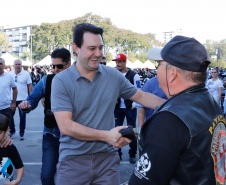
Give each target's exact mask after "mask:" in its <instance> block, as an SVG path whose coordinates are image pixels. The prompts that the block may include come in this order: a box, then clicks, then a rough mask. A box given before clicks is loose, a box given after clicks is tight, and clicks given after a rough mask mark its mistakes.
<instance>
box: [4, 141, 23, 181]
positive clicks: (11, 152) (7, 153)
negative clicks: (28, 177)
mask: <svg viewBox="0 0 226 185" xmlns="http://www.w3.org/2000/svg"><path fill="white" fill-rule="evenodd" d="M10 160H11V161H12V163H13V166H14V167H15V168H16V169H19V168H22V167H23V166H24V165H23V162H22V160H21V158H20V155H19V153H18V151H17V149H16V147H15V146H14V145H11V146H8V147H6V148H0V177H1V176H2V173H3V171H4V172H6V173H8V174H9V175H10V176H11V175H12V173H13V166H12V164H10Z"/></svg>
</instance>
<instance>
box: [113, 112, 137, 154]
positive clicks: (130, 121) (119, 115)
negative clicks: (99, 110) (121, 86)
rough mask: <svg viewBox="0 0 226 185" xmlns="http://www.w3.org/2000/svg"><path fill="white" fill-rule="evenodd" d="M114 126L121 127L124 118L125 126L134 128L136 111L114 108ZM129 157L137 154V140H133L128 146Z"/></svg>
mask: <svg viewBox="0 0 226 185" xmlns="http://www.w3.org/2000/svg"><path fill="white" fill-rule="evenodd" d="M114 114H115V126H116V127H117V126H122V125H123V122H124V119H125V117H126V121H127V125H130V126H132V127H133V128H136V117H137V109H126V108H115V111H114ZM129 146H130V150H129V154H130V155H135V154H136V153H137V140H133V141H132V142H131V143H130V144H129Z"/></svg>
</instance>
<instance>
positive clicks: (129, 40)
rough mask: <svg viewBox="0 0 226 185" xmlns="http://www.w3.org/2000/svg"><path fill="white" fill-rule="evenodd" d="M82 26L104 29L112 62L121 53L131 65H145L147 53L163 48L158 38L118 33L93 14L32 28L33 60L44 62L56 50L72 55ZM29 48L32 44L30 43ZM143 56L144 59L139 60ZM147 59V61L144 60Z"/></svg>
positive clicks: (104, 37) (107, 52)
mask: <svg viewBox="0 0 226 185" xmlns="http://www.w3.org/2000/svg"><path fill="white" fill-rule="evenodd" d="M80 23H91V24H94V25H96V26H99V27H102V28H103V29H104V34H103V39H104V55H106V56H107V60H108V61H109V60H111V59H110V52H112V51H122V52H124V53H127V52H128V53H129V56H131V58H129V59H131V61H133V60H134V61H135V60H137V59H138V58H140V59H141V60H142V61H146V60H147V57H146V54H145V55H144V53H146V52H147V51H148V49H149V48H152V47H154V46H162V43H161V42H160V41H157V40H156V39H155V35H154V34H151V33H148V34H138V33H135V32H132V31H130V30H124V29H119V28H117V27H116V26H114V25H113V24H112V22H111V20H110V19H109V18H103V17H100V16H98V15H93V14H92V13H87V14H85V15H84V16H82V17H78V18H76V19H72V20H66V21H61V22H59V23H54V24H50V23H43V24H41V25H40V26H37V25H35V26H33V30H32V34H33V37H32V50H33V55H32V56H33V58H34V59H36V60H41V59H42V58H44V57H45V56H47V55H49V54H50V53H51V52H52V51H53V50H54V49H56V48H60V47H65V48H67V49H69V50H70V51H71V52H73V49H72V44H73V43H72V42H73V29H74V27H75V25H77V24H80ZM27 44H28V45H29V47H30V41H29V42H28V43H27ZM140 55H141V56H140ZM145 57H146V58H145Z"/></svg>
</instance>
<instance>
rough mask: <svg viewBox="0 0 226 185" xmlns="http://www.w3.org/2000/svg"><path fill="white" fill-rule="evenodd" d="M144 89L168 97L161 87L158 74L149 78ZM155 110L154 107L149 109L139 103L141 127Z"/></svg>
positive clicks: (139, 123)
mask: <svg viewBox="0 0 226 185" xmlns="http://www.w3.org/2000/svg"><path fill="white" fill-rule="evenodd" d="M142 91H144V92H149V93H152V94H154V95H156V96H158V97H160V98H163V99H167V97H166V95H165V94H164V92H163V91H162V89H160V87H159V82H158V78H157V76H156V77H153V78H151V79H150V80H148V81H147V82H146V83H145V84H144V87H143V89H142ZM153 112H154V109H149V108H146V107H143V106H142V105H139V109H138V125H139V127H141V126H142V125H143V123H144V122H145V121H146V120H147V119H148V118H150V117H151V116H152V114H153Z"/></svg>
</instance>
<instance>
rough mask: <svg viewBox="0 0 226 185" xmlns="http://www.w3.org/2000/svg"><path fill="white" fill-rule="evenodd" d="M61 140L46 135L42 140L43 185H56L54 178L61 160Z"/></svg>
mask: <svg viewBox="0 0 226 185" xmlns="http://www.w3.org/2000/svg"><path fill="white" fill-rule="evenodd" d="M59 145H60V142H59V138H57V137H54V136H53V135H52V134H48V133H46V134H44V135H43V140H42V169H41V181H42V185H55V183H54V177H55V174H56V165H57V163H58V158H59Z"/></svg>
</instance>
